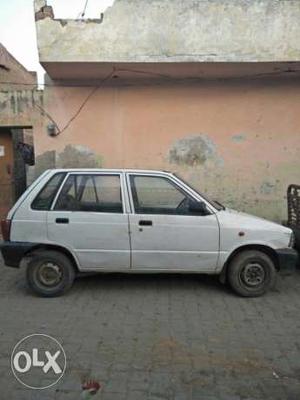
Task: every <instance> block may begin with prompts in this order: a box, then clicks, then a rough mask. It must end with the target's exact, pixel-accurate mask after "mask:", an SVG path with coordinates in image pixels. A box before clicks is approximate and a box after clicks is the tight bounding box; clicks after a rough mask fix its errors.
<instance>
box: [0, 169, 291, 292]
mask: <svg viewBox="0 0 300 400" xmlns="http://www.w3.org/2000/svg"><path fill="white" fill-rule="evenodd" d="M2 231H3V237H4V240H5V241H4V242H3V244H2V246H1V247H2V255H3V258H4V261H5V264H6V265H7V266H11V267H19V266H20V265H23V264H25V265H26V267H27V281H28V284H29V286H30V287H31V289H33V290H34V292H36V293H38V294H39V295H42V296H47V297H51V296H57V295H61V294H62V293H64V292H66V291H67V290H68V289H69V288H70V287H71V286H72V284H73V281H74V278H75V276H76V275H77V274H78V273H90V272H118V273H119V272H126V273H160V272H161V273H168V272H177V273H205V274H218V275H220V279H221V281H222V282H226V281H227V282H228V283H229V284H230V286H231V287H232V288H233V289H234V291H235V292H237V293H238V294H239V295H242V296H247V297H251V296H260V295H262V294H264V293H265V292H266V291H267V290H268V289H270V288H271V287H272V286H273V285H274V283H275V280H276V275H277V272H278V271H288V270H291V269H293V268H294V267H295V264H296V259H297V253H296V251H295V250H294V249H293V242H294V239H293V233H292V231H291V229H289V228H287V227H284V226H281V225H278V224H275V223H273V222H269V221H266V220H264V219H261V218H258V217H254V216H251V215H248V214H244V213H241V212H237V211H234V210H231V209H228V208H226V207H224V206H222V205H221V204H219V203H217V202H214V201H212V200H209V199H208V198H207V197H206V196H204V195H203V194H201V193H199V191H197V190H195V189H193V188H192V187H191V186H190V185H188V184H187V183H185V182H184V181H183V180H182V179H180V178H179V177H177V176H176V175H175V174H172V173H167V172H161V171H143V170H100V169H99V170H98V169H93V170H76V169H68V170H48V171H46V172H45V173H44V174H43V175H41V176H40V177H39V178H38V179H37V180H36V181H35V182H34V183H33V184H32V185H31V186H30V187H29V188H28V189H27V190H26V192H25V193H24V194H23V195H22V196H21V198H20V199H19V200H18V201H17V203H16V204H15V205H14V207H13V208H12V209H11V210H10V212H9V213H8V216H7V219H6V220H4V221H2Z"/></svg>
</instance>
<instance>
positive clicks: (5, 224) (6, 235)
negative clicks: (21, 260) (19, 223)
mask: <svg viewBox="0 0 300 400" xmlns="http://www.w3.org/2000/svg"><path fill="white" fill-rule="evenodd" d="M10 226H11V220H10V219H3V220H2V221H1V231H2V236H3V240H5V241H7V242H9V240H10Z"/></svg>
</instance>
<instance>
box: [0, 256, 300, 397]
mask: <svg viewBox="0 0 300 400" xmlns="http://www.w3.org/2000/svg"><path fill="white" fill-rule="evenodd" d="M0 271H1V274H0V324H1V325H0V338H1V341H0V354H1V358H0V384H1V394H0V398H1V399H2V398H3V399H10V400H23V399H24V400H29V399H30V400H48V399H55V400H56V399H59V400H68V399H72V400H76V399H78V400H79V399H80V382H81V380H83V379H85V378H94V379H97V380H99V381H100V382H101V384H102V385H103V391H102V392H101V394H100V395H99V396H98V397H96V396H95V397H94V398H95V399H96V398H98V399H102V400H123V399H124V400H125V399H126V400H127V399H128V400H143V399H147V400H148V399H149V400H164V399H166V400H179V399H180V400H189V399H193V400H194V399H195V400H198V399H199V400H200V399H201V400H202V399H203V400H250V399H251V400H252V399H255V400H258V399H264V400H268V399H270V400H277V399H278V400H299V399H300V271H298V272H297V273H296V274H295V275H294V276H292V277H285V278H280V279H279V280H278V284H277V288H276V289H275V290H274V291H272V292H271V293H269V294H268V295H267V296H265V297H263V298H257V299H243V298H239V297H237V296H236V295H234V294H233V293H232V292H231V291H230V290H229V289H228V288H227V287H224V286H222V285H220V284H219V283H218V280H217V279H216V278H213V277H205V276H201V277H200V276H195V275H190V276H181V275H152V276H151V275H149V276H146V275H143V276H142V275H123V276H122V275H105V276H96V277H86V278H81V279H78V280H77V281H76V283H75V285H74V287H73V289H72V290H71V291H70V292H69V293H68V294H67V295H66V296H64V297H61V298H55V299H42V298H38V297H35V296H33V295H32V294H31V293H30V292H29V291H28V290H27V288H26V285H25V281H24V272H23V271H20V270H13V269H10V268H6V267H4V266H3V263H2V262H1V260H0ZM32 333H46V334H49V335H52V336H54V337H55V338H56V339H58V340H59V341H60V342H61V343H62V344H63V346H64V349H65V351H66V354H67V359H68V365H67V370H66V373H65V376H64V378H63V379H62V380H61V381H60V382H59V384H58V385H57V386H55V387H54V388H51V389H48V390H43V391H33V390H29V389H26V388H25V387H22V386H21V384H20V383H18V382H17V381H16V380H15V378H14V377H13V375H12V373H11V371H10V366H9V364H10V354H11V350H12V348H13V347H14V345H15V344H16V343H17V342H18V341H19V340H20V339H21V338H23V337H24V336H26V335H29V334H32Z"/></svg>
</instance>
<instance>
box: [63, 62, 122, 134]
mask: <svg viewBox="0 0 300 400" xmlns="http://www.w3.org/2000/svg"><path fill="white" fill-rule="evenodd" d="M114 73H115V69H113V70H112V71H111V72H110V73H109V74H108V75H107V76H106V77H105V78H104V79H102V81H101V82H100V84H99V85H98V86H96V87H94V88H93V89H92V90H91V92H90V93H89V94H88V95H87V96H86V98H85V99H84V101H83V102H82V104H81V106H80V107H79V108H78V110H77V111H76V113H75V114H74V115H73V117H72V118H70V119H69V121H68V122H67V123H66V125H65V126H64V127H63V128H62V129H59V131H58V132H57V134H56V136H58V135H60V134H61V133H63V132H64V131H65V130H66V129H68V128H69V126H70V125H71V124H72V122H73V121H74V120H75V119H76V118H77V117H78V115H79V114H80V113H81V111H82V109H83V108H84V107H85V105H86V103H87V102H88V101H89V99H90V98H91V97H92V96H93V95H94V94H95V93H96V92H97V90H99V89H100V87H102V86H103V84H104V83H105V82H106V81H109V80H110V79H111V78H112V77H113V75H114Z"/></svg>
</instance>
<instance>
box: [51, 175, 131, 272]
mask: <svg viewBox="0 0 300 400" xmlns="http://www.w3.org/2000/svg"><path fill="white" fill-rule="evenodd" d="M123 199H124V196H123V185H122V174H107V173H105V174H104V173H101V174H100V173H81V174H79V173H70V174H68V176H67V177H66V179H65V181H64V184H63V186H62V189H61V190H60V192H59V193H58V195H57V199H56V200H55V202H54V205H53V206H52V209H51V210H50V211H49V212H48V215H47V225H48V237H49V240H50V241H51V242H54V243H57V244H60V245H62V246H65V247H66V248H69V249H70V250H71V251H72V252H73V253H74V254H75V256H76V257H77V259H78V262H79V264H80V266H81V268H82V269H86V270H98V269H99V270H101V269H103V270H108V271H109V270H122V269H128V268H130V242H129V225H128V214H126V213H125V210H124V201H123Z"/></svg>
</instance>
